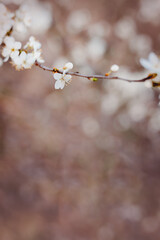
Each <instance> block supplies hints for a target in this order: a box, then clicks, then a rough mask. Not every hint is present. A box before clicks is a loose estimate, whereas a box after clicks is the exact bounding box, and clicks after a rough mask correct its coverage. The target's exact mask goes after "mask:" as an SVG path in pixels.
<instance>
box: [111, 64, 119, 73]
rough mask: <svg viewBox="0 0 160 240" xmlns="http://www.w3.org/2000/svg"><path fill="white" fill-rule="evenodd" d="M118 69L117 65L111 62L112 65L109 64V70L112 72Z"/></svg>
mask: <svg viewBox="0 0 160 240" xmlns="http://www.w3.org/2000/svg"><path fill="white" fill-rule="evenodd" d="M118 70H119V66H118V65H117V64H113V65H112V66H111V71H112V72H117V71H118Z"/></svg>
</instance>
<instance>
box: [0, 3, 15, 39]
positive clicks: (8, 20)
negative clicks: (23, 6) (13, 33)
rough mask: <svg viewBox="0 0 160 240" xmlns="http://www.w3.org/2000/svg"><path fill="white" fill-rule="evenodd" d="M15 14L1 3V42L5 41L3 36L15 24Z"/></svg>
mask: <svg viewBox="0 0 160 240" xmlns="http://www.w3.org/2000/svg"><path fill="white" fill-rule="evenodd" d="M13 16H14V14H13V13H11V12H9V11H8V9H7V8H6V7H5V5H4V4H2V3H0V44H1V43H2V42H3V38H4V37H5V35H6V33H7V32H8V31H10V30H11V28H12V26H13V23H14V21H13V19H12V18H13Z"/></svg>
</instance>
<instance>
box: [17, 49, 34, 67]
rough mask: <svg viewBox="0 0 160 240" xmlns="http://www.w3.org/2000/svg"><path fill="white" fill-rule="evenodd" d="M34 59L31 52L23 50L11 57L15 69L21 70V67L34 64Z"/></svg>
mask: <svg viewBox="0 0 160 240" xmlns="http://www.w3.org/2000/svg"><path fill="white" fill-rule="evenodd" d="M34 62H35V60H34V58H33V55H32V53H26V52H24V51H22V52H21V54H20V55H19V56H17V57H16V58H14V59H13V65H14V66H15V67H16V69H17V70H21V69H23V68H25V69H29V68H31V67H32V65H33V64H34Z"/></svg>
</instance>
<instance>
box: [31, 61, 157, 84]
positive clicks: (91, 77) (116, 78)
mask: <svg viewBox="0 0 160 240" xmlns="http://www.w3.org/2000/svg"><path fill="white" fill-rule="evenodd" d="M35 65H36V66H38V67H39V68H41V69H43V70H45V71H49V72H53V73H54V72H58V73H61V74H63V72H61V71H59V70H58V69H54V68H49V67H46V66H43V65H42V64H40V63H39V62H37V61H36V62H35ZM66 74H69V75H72V76H76V77H82V78H87V79H88V80H92V79H97V80H98V79H107V80H122V81H126V82H130V83H132V82H145V81H147V80H150V79H153V78H155V77H156V76H157V74H156V73H151V74H149V75H148V76H147V77H145V78H142V79H135V80H134V79H126V78H121V77H118V76H110V75H109V76H106V75H85V74H81V73H78V72H67V73H66Z"/></svg>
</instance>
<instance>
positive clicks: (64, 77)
mask: <svg viewBox="0 0 160 240" xmlns="http://www.w3.org/2000/svg"><path fill="white" fill-rule="evenodd" d="M71 78H72V76H71V75H64V76H63V79H64V80H65V81H66V82H69V80H71Z"/></svg>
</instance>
